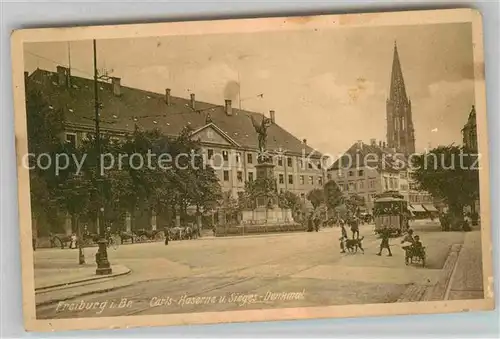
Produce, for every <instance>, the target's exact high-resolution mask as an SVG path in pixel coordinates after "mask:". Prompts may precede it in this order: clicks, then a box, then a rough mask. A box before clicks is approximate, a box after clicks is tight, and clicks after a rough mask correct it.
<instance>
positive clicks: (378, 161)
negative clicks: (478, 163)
mask: <svg viewBox="0 0 500 339" xmlns="http://www.w3.org/2000/svg"><path fill="white" fill-rule="evenodd" d="M407 164H408V160H407V158H406V157H405V155H404V154H402V153H400V152H397V151H396V149H395V148H389V147H388V146H387V144H386V143H385V142H381V141H379V142H378V143H377V141H376V140H375V139H371V140H370V143H369V144H366V143H364V142H363V141H361V140H358V141H357V142H356V143H354V144H353V145H352V146H351V147H350V148H349V149H348V150H347V151H346V152H345V153H344V154H343V155H342V157H340V158H339V159H337V160H336V161H335V162H334V164H333V165H332V166H331V167H330V168H329V169H328V171H327V180H334V181H335V182H336V183H337V185H338V186H339V188H340V190H341V191H342V192H343V193H344V195H345V196H346V197H349V196H352V195H357V196H359V197H361V198H362V199H363V200H364V202H365V209H366V212H368V213H370V214H372V212H373V204H374V200H375V197H376V196H377V195H378V194H381V193H383V192H387V191H398V192H399V193H400V194H401V195H403V197H404V199H405V200H406V201H407V202H408V203H409V206H413V207H415V206H416V207H415V208H416V209H421V210H423V211H426V210H432V211H437V210H436V208H435V207H434V205H433V203H432V196H431V195H430V194H429V193H428V192H425V191H422V190H419V189H418V187H417V186H416V184H415V182H414V181H413V180H412V178H411V171H410V169H409V168H408V167H409V166H407ZM426 207H427V208H428V209H427V208H426Z"/></svg>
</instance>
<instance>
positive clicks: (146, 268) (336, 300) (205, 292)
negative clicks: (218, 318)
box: [35, 224, 481, 318]
mask: <svg viewBox="0 0 500 339" xmlns="http://www.w3.org/2000/svg"><path fill="white" fill-rule="evenodd" d="M414 229H415V232H416V234H419V235H420V237H421V239H422V241H423V243H424V246H426V250H427V257H428V260H427V267H425V268H422V267H420V266H418V265H411V266H406V265H405V263H404V253H403V251H402V250H401V249H400V248H399V243H400V239H392V241H391V245H392V247H391V248H392V251H393V256H392V257H387V256H385V255H383V256H382V257H379V256H377V255H375V254H376V253H377V252H378V245H379V240H378V239H377V238H376V237H375V235H374V234H373V230H372V226H369V225H365V226H362V228H361V235H362V236H364V237H365V239H364V242H363V245H364V248H365V254H362V253H360V252H358V253H357V254H341V253H340V251H339V245H338V238H339V229H338V228H327V229H322V230H321V231H320V232H318V233H316V232H314V233H294V234H280V235H266V236H248V237H240V238H237V237H234V238H202V239H198V240H187V241H176V242H171V243H170V244H169V245H168V246H165V245H164V244H163V243H161V242H156V243H144V244H134V245H122V246H120V247H119V248H118V249H116V250H113V249H110V250H109V258H110V262H111V263H112V264H113V265H114V266H115V267H119V268H123V267H126V268H128V269H130V271H131V272H130V273H128V274H124V275H120V276H117V277H113V278H107V279H103V280H96V281H89V282H82V283H80V284H74V285H68V286H66V287H62V288H54V289H50V288H48V289H42V288H41V287H43V286H42V285H44V286H48V285H49V283H50V282H49V281H48V280H50V278H46V277H47V276H48V275H47V273H50V275H52V276H54V281H56V282H58V280H57V275H58V273H57V272H56V273H54V272H55V271H54V270H55V269H57V268H60V271H63V270H73V269H74V270H78V269H80V270H82V269H85V267H88V270H92V269H93V268H94V267H95V266H94V265H95V264H94V263H93V255H94V252H95V251H96V249H95V248H87V249H85V251H86V253H85V255H86V258H87V264H86V265H85V266H84V268H81V267H80V268H79V266H78V265H77V255H78V252H77V251H75V250H60V249H50V250H39V251H37V252H35V275H36V277H37V279H36V280H37V283H36V286H37V289H38V291H37V294H36V301H37V305H38V306H37V316H38V317H39V318H67V317H75V316H78V317H93V316H114V315H130V314H162V313H181V312H203V311H226V310H238V309H257V308H277V307H303V306H326V305H344V304H366V303H390V302H397V301H398V300H399V301H402V300H400V299H401V298H402V297H404V296H408V295H411V297H410V298H422V297H423V296H424V292H425V291H427V292H428V293H427V294H429V291H432V290H433V289H435V285H436V284H438V283H439V282H440V281H443V277H446V276H448V278H447V279H449V276H450V272H445V270H443V267H444V266H445V262H446V261H447V258H448V255H449V253H450V249H451V248H452V245H454V246H455V245H456V246H458V245H462V244H463V243H464V238H465V236H466V234H465V233H461V232H446V233H443V232H440V231H439V230H440V228H439V226H438V225H437V224H436V225H424V226H416V227H415V228H414ZM472 233H476V234H479V232H472ZM467 251H468V253H466V254H465V255H467V256H469V253H472V254H473V255H474V253H476V252H477V255H476V256H475V257H474V259H473V260H477V258H479V260H480V258H481V257H480V253H481V252H480V251H481V247H480V241H479V242H478V241H477V239H476V241H473V242H470V243H469V242H468V245H467ZM471 265H472V264H471ZM453 266H455V265H453ZM72 267H74V268H72ZM451 268H453V267H451ZM448 271H450V268H448ZM60 274H62V273H60ZM60 274H59V275H60ZM463 274H464V273H463V268H457V269H456V270H455V274H454V276H455V277H458V278H461V275H463ZM50 275H49V276H50ZM42 276H43V277H44V278H43V279H42V278H39V277H42ZM445 280H446V279H445ZM455 284H458V283H455ZM476 285H477V284H476ZM454 286H455V285H454ZM457 288H458V289H459V288H460V287H457ZM415 289H419V290H421V292H416V291H415ZM479 292H480V291H476V294H475V295H474V296H472V297H480V296H479V294H478V293H479ZM447 294H448V295H449V296H451V297H453V296H455V295H456V293H455V292H453V289H452V291H451V292H450V291H448V293H447ZM197 297H198V298H197ZM443 297H444V295H443ZM406 301H408V300H406ZM412 301H416V300H412ZM118 305H121V306H120V307H118ZM76 313H78V315H77V314H76Z"/></svg>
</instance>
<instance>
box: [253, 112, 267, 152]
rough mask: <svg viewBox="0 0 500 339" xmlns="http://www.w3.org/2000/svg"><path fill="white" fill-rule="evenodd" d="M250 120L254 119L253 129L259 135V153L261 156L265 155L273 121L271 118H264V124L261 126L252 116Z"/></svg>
mask: <svg viewBox="0 0 500 339" xmlns="http://www.w3.org/2000/svg"><path fill="white" fill-rule="evenodd" d="M250 119H252V124H253V127H254V128H255V131H256V132H257V134H258V137H259V151H260V153H261V155H264V154H265V151H266V150H267V148H266V141H267V129H268V128H269V126H271V124H272V121H271V119H269V118H266V117H265V116H262V122H261V123H260V124H259V123H258V122H257V121H256V120H255V118H254V117H253V116H252V115H250Z"/></svg>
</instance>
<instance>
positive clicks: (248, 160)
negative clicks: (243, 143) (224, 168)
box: [247, 153, 253, 164]
mask: <svg viewBox="0 0 500 339" xmlns="http://www.w3.org/2000/svg"><path fill="white" fill-rule="evenodd" d="M247 162H248V163H249V164H251V163H253V156H252V153H247Z"/></svg>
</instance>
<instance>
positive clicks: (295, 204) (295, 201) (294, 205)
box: [278, 191, 302, 214]
mask: <svg viewBox="0 0 500 339" xmlns="http://www.w3.org/2000/svg"><path fill="white" fill-rule="evenodd" d="M278 205H279V207H281V208H289V209H291V210H292V212H293V213H294V214H296V213H298V212H300V210H301V208H302V202H301V200H300V198H299V196H298V195H297V194H295V193H292V192H290V191H284V192H282V193H280V194H279V195H278Z"/></svg>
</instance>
